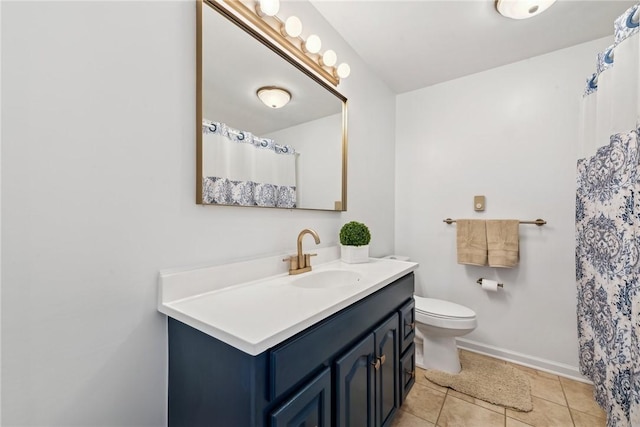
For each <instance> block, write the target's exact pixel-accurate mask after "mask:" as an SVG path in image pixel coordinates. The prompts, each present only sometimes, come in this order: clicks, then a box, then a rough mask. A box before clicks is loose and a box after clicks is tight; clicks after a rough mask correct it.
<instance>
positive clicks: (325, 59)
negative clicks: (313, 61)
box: [320, 49, 338, 67]
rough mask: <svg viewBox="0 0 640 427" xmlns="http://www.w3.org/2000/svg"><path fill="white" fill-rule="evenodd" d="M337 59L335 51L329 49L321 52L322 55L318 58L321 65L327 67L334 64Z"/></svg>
mask: <svg viewBox="0 0 640 427" xmlns="http://www.w3.org/2000/svg"><path fill="white" fill-rule="evenodd" d="M337 61H338V55H336V53H335V52H334V51H333V50H331V49H329V50H327V51H326V52H325V53H323V54H322V57H321V58H320V63H321V64H322V65H326V66H327V67H333V66H334V65H336V62H337Z"/></svg>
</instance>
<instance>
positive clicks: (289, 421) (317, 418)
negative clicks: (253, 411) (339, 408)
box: [270, 368, 332, 427]
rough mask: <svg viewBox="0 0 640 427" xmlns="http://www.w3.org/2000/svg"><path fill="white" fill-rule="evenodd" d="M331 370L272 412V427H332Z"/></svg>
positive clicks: (323, 372)
mask: <svg viewBox="0 0 640 427" xmlns="http://www.w3.org/2000/svg"><path fill="white" fill-rule="evenodd" d="M331 396H332V395H331V369H329V368H326V369H325V370H324V371H322V372H321V373H320V374H319V375H318V376H317V377H315V378H314V379H313V380H311V381H310V382H309V383H308V384H307V385H306V386H304V387H303V388H302V390H300V391H299V392H298V393H296V394H295V395H294V396H293V397H292V398H291V399H289V400H288V401H286V402H285V403H284V404H282V406H280V407H279V408H278V409H276V410H275V411H273V412H272V414H271V423H270V425H271V427H299V426H302V427H331Z"/></svg>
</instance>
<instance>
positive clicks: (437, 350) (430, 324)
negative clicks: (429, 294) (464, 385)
mask: <svg viewBox="0 0 640 427" xmlns="http://www.w3.org/2000/svg"><path fill="white" fill-rule="evenodd" d="M414 299H415V302H416V307H415V310H416V317H415V321H416V365H417V366H419V367H421V368H424V369H436V370H439V371H444V372H449V373H452V374H457V373H458V372H460V358H459V357H458V348H457V346H456V337H459V336H462V335H465V334H468V333H469V332H471V331H473V330H474V329H475V328H476V326H477V325H478V322H477V320H476V313H475V312H474V311H473V310H471V309H470V308H468V307H465V306H463V305H460V304H455V303H453V302H450V301H444V300H440V299H435V298H423V297H419V296H414Z"/></svg>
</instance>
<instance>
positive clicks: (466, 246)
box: [456, 219, 487, 265]
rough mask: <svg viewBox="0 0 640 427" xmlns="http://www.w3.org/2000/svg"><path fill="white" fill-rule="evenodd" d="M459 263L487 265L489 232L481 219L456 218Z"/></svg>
mask: <svg viewBox="0 0 640 427" xmlns="http://www.w3.org/2000/svg"><path fill="white" fill-rule="evenodd" d="M456 246H457V250H458V264H469V265H487V232H486V227H485V221H484V220H480V219H457V220H456Z"/></svg>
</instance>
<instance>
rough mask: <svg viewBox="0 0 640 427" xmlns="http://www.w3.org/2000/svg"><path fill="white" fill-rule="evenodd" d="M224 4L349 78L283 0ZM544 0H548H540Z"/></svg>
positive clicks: (316, 67)
mask: <svg viewBox="0 0 640 427" xmlns="http://www.w3.org/2000/svg"><path fill="white" fill-rule="evenodd" d="M0 1H2V0H0ZM216 1H221V2H222V3H224V4H225V7H228V8H229V9H231V10H233V11H234V13H237V14H238V15H240V16H241V17H242V18H243V19H245V20H247V21H248V22H249V23H250V24H251V25H253V26H255V27H257V28H258V30H259V31H260V32H262V33H263V34H266V35H267V37H269V38H271V39H272V40H274V41H275V43H276V44H279V45H280V46H281V47H282V48H283V50H285V51H287V53H288V54H289V55H290V56H291V57H292V58H293V59H294V60H295V61H297V62H299V63H300V64H302V65H303V66H305V67H306V68H307V69H309V70H310V71H312V72H313V73H315V74H316V75H318V76H320V77H321V78H323V79H325V80H326V81H327V82H329V83H331V84H333V85H335V86H337V85H338V84H339V83H340V79H341V78H346V77H347V76H348V75H349V73H350V72H351V69H350V68H349V66H348V65H347V64H344V63H343V64H340V65H339V66H336V65H335V64H336V63H337V62H338V56H337V55H336V52H335V51H333V50H331V49H327V50H326V51H325V52H324V53H321V49H322V42H321V40H320V37H318V36H317V35H316V34H311V35H310V36H309V37H307V38H306V39H305V38H304V37H302V21H301V20H300V18H298V17H297V16H289V17H288V18H287V19H285V20H282V19H281V18H280V17H278V11H279V10H280V1H281V0H216ZM540 1H545V0H540ZM546 1H549V0H546Z"/></svg>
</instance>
